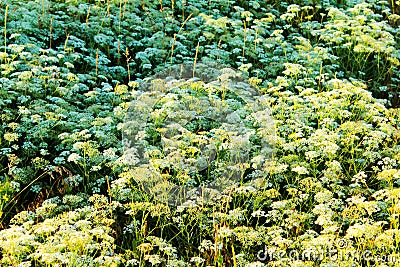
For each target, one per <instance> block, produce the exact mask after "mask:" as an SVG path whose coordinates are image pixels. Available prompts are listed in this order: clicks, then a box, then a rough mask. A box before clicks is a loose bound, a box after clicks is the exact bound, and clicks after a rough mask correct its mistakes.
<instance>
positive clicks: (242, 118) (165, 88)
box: [122, 64, 274, 205]
mask: <svg viewBox="0 0 400 267" xmlns="http://www.w3.org/2000/svg"><path fill="white" fill-rule="evenodd" d="M247 81H248V78H247V77H246V76H245V75H244V74H243V73H242V72H240V71H236V70H233V69H231V68H221V67H218V66H211V65H205V64H196V65H195V66H193V65H191V64H186V65H179V66H174V67H171V68H170V69H168V70H166V71H164V72H162V73H159V74H156V75H155V76H154V77H152V78H150V79H146V80H145V81H143V82H142V84H141V86H140V87H139V89H138V91H137V92H136V98H135V100H134V101H133V102H132V105H131V108H130V110H129V111H128V113H127V116H126V118H125V122H124V124H123V127H122V129H123V144H124V147H125V155H124V157H125V158H135V159H136V160H135V161H130V162H131V163H132V164H129V166H130V168H132V169H134V170H137V169H140V170H142V171H141V172H140V173H142V174H143V175H135V177H134V180H135V182H136V183H137V185H138V186H139V187H141V188H142V189H143V190H145V191H146V192H147V193H149V194H151V195H153V196H154V197H155V198H156V199H158V200H160V201H162V202H168V203H170V204H178V205H180V204H182V203H184V202H185V201H187V200H196V201H200V202H203V201H205V202H207V200H208V199H210V198H215V197H217V196H218V195H221V194H222V192H224V191H226V189H227V188H231V187H233V186H235V185H238V184H241V183H243V182H244V181H246V180H249V179H251V178H250V177H252V176H251V175H250V176H246V175H245V173H249V172H252V171H255V169H254V168H251V164H249V163H250V162H251V161H252V158H254V157H259V156H260V155H263V157H264V158H265V159H268V158H271V157H272V155H273V141H271V140H274V138H273V136H274V123H273V119H272V116H271V112H270V110H269V108H268V104H267V101H265V100H264V97H263V96H260V95H259V94H258V92H257V90H256V89H255V88H253V87H252V86H251V85H250V84H249V83H248V82H247ZM254 176H255V175H253V177H254ZM258 176H259V175H258Z"/></svg>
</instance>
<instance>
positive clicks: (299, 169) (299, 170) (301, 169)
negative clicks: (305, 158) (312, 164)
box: [292, 166, 308, 175]
mask: <svg viewBox="0 0 400 267" xmlns="http://www.w3.org/2000/svg"><path fill="white" fill-rule="evenodd" d="M292 171H294V172H297V174H299V175H300V174H308V170H307V168H306V167H302V166H296V167H294V168H292Z"/></svg>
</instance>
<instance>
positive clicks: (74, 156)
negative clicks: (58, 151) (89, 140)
mask: <svg viewBox="0 0 400 267" xmlns="http://www.w3.org/2000/svg"><path fill="white" fill-rule="evenodd" d="M80 158H82V157H81V156H80V155H79V154H77V153H72V154H71V155H69V156H68V159H67V161H69V162H71V161H72V162H74V163H77V162H78V160H79V159H80Z"/></svg>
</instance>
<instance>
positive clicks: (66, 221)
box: [0, 0, 400, 267]
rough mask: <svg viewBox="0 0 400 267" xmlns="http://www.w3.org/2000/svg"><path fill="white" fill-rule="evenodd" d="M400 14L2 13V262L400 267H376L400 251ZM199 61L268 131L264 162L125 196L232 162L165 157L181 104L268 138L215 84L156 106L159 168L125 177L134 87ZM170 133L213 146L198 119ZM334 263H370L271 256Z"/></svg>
mask: <svg viewBox="0 0 400 267" xmlns="http://www.w3.org/2000/svg"><path fill="white" fill-rule="evenodd" d="M399 12H400V3H399V1H390V0H389V1H373V0H369V1H344V0H343V1H342V0H340V1H339V0H338V1H325V0H321V1H298V0H296V1H275V0H274V1H272V0H268V1H261V0H254V1H242V0H229V1H227V0H220V1H212V0H211V1H192V0H185V1H177V2H176V1H174V0H172V1H167V2H163V1H162V0H161V1H146V0H143V1H137V0H134V1H127V0H120V1H116V0H105V1H103V0H102V1H99V0H91V1H76V0H71V1H59V0H57V1H49V0H39V1H15V0H3V1H0V23H1V25H2V27H1V29H2V31H1V34H0V72H1V73H0V108H1V117H0V223H1V228H2V230H1V231H0V265H1V266H64V265H65V266H235V267H236V266H397V265H398V263H393V262H392V263H391V262H385V265H383V263H382V262H379V257H382V256H386V257H389V256H390V257H392V258H393V257H397V259H398V258H399V253H400V251H399V240H400V239H399V231H400V230H399V229H400V225H399V213H400V208H399V207H400V197H399V196H400V192H399V186H400V172H399V164H400V147H399V145H398V144H399V138H400V134H399V125H400V113H399V109H398V106H399V103H400V98H399V90H398V88H399V86H400V71H399V61H400V52H399V51H400V47H399V45H400V40H399V36H400V35H399V22H400V16H399V14H400V13H399ZM200 61H201V62H203V63H205V64H211V63H213V64H217V65H218V64H219V65H221V66H222V65H223V66H229V67H231V68H237V69H239V70H240V72H241V73H243V74H244V76H248V77H249V79H248V83H249V84H251V85H252V86H253V89H254V90H257V93H259V94H260V95H262V99H263V102H262V103H263V105H265V106H266V107H268V109H270V110H271V112H272V115H273V117H274V120H275V121H274V127H275V129H274V131H275V134H274V136H273V139H274V140H273V141H274V143H275V150H276V152H275V157H274V158H272V159H271V158H269V157H267V156H266V155H265V154H263V153H262V152H260V150H259V147H260V146H261V141H260V139H261V138H260V132H255V133H254V134H252V135H251V136H250V137H249V140H250V141H251V144H252V149H251V153H250V157H249V160H248V162H246V163H245V164H242V165H241V166H237V167H238V168H239V169H240V171H241V174H242V177H243V179H242V181H241V182H238V183H235V184H233V185H232V186H231V187H230V188H229V190H227V191H226V192H222V194H220V195H218V196H216V197H215V199H212V201H211V202H209V203H199V202H196V201H189V202H186V203H184V204H183V205H180V206H178V207H173V206H168V205H166V204H162V203H160V202H157V201H155V200H154V199H151V196H150V195H149V194H147V192H146V191H144V190H142V189H141V188H140V187H138V185H137V183H136V182H135V181H136V180H137V179H138V178H143V179H148V178H149V177H150V176H151V175H153V174H154V172H152V171H155V172H157V173H158V174H159V175H161V176H162V177H164V178H166V179H169V180H171V181H172V182H175V183H178V184H179V183H184V182H187V183H189V184H190V182H192V183H193V185H197V183H199V182H201V181H203V180H207V179H208V180H213V179H217V177H219V176H221V174H223V172H224V171H225V169H227V168H226V165H224V164H223V162H224V160H226V159H228V158H229V151H227V150H224V149H223V148H222V147H223V146H222V145H221V148H222V149H221V150H220V153H219V154H218V157H217V160H215V162H214V163H213V164H211V165H210V166H209V168H208V169H207V170H206V171H203V172H198V173H188V172H187V170H186V169H185V168H182V166H179V164H178V163H179V160H178V161H177V158H173V157H172V156H171V155H168V154H164V153H163V145H164V143H163V139H162V138H163V137H165V136H163V129H162V127H161V126H162V125H163V122H164V121H165V119H166V116H174V115H175V116H178V115H179V114H181V113H179V112H181V111H182V109H180V107H178V106H174V105H178V104H182V103H186V102H188V101H189V100H190V101H194V102H196V101H197V102H196V103H200V100H204V99H206V98H209V97H211V96H212V97H214V99H217V100H218V101H220V102H218V103H222V102H224V101H225V102H224V103H228V104H227V105H228V106H229V108H230V109H232V110H235V111H237V112H239V111H240V112H242V113H240V112H239V113H240V114H242V115H243V116H242V119H243V120H245V121H246V123H247V124H246V125H245V126H246V127H247V128H249V129H250V128H251V129H253V130H254V129H260V128H262V126H263V124H265V122H264V121H262V120H258V121H257V116H256V117H254V116H253V117H251V118H249V116H248V115H250V113H251V112H250V111H249V110H248V108H247V107H245V101H243V99H240V97H238V96H237V95H235V93H234V91H233V90H231V91H229V90H225V89H226V88H224V87H217V88H214V89H213V90H214V91H212V92H210V91H208V90H209V89H207V88H209V87H207V86H206V85H207V82H204V83H198V82H196V81H192V82H188V83H186V84H184V85H183V86H181V87H178V88H177V89H176V90H175V91H171V92H168V94H167V93H164V92H162V93H161V92H158V93H159V95H162V96H163V97H164V98H163V101H161V102H160V103H158V104H157V105H155V106H153V109H152V111H151V112H149V114H148V115H149V116H150V115H151V117H150V118H149V120H147V121H146V123H145V124H146V125H145V131H144V137H143V140H144V141H145V143H146V155H145V156H146V157H147V159H148V160H149V161H151V162H152V163H153V165H154V166H156V168H155V170H151V169H149V168H147V167H145V166H141V168H136V169H132V168H131V166H130V165H132V164H131V163H132V162H130V161H131V160H132V159H129V158H127V157H126V155H124V146H123V144H122V142H121V139H122V134H123V130H124V123H125V122H126V120H125V117H126V115H127V113H129V110H131V108H132V100H134V99H135V100H137V99H138V94H139V90H138V88H139V87H140V84H142V83H143V81H144V80H145V78H147V77H151V76H152V75H153V74H156V73H159V72H160V71H163V70H165V69H169V68H170V67H171V64H172V65H174V64H177V63H181V62H191V63H193V62H200ZM232 92H233V93H232ZM167 96H168V97H171V96H173V97H176V98H177V99H180V101H177V100H176V101H175V100H174V99H171V98H168V97H167ZM139 100H140V101H139V103H142V104H143V105H146V99H145V98H139ZM185 101H186V102H185ZM135 103H137V102H135ZM220 106H223V105H222V104H221V105H220ZM216 107H218V105H217V106H214V107H212V106H210V107H208V108H209V110H208V111H209V112H210V113H214V114H219V113H217V112H216V111H215V110H214V109H213V108H216ZM199 108H200V111H201V112H205V111H206V110H207V107H201V106H199ZM201 112H200V113H201ZM181 124H182V125H180V126H182V128H183V129H185V130H186V131H187V132H188V133H187V135H188V136H189V135H191V136H192V137H193V138H194V137H196V138H198V137H199V135H200V134H201V133H200V132H203V133H204V132H207V134H208V135H206V137H207V138H209V139H210V140H211V139H212V138H214V139H218V138H220V139H221V140H224V138H223V133H222V132H220V131H217V129H218V128H219V127H220V126H221V125H220V123H218V122H216V121H215V120H211V119H209V117H204V116H203V117H201V116H200V117H199V118H198V119H197V120H193V121H191V122H190V123H187V124H185V123H181ZM189 133H190V134H189ZM185 137H187V136H185ZM173 141H174V142H175V143H179V144H178V145H177V146H178V150H179V153H178V154H179V155H180V156H182V155H186V156H188V155H189V156H188V158H189V159H190V158H195V157H197V156H198V151H197V150H196V147H195V146H192V145H193V144H195V143H196V142H192V143H191V141H193V140H190V139H182V140H178V139H176V140H173ZM175 143H174V145H176V144H175ZM222 143H223V142H222V141H221V144H222ZM185 160H187V159H185ZM183 161H184V160H183V159H181V162H180V163H182V162H183ZM196 179H197V180H196ZM192 180H193V181H192ZM265 248H268V252H271V253H272V252H273V253H272V254H271V255H273V257H269V258H268V261H262V260H261V259H260V258H259V257H257V256H258V254H257V253H258V252H259V251H260V250H264V249H265ZM332 249H334V250H336V251H337V253H342V254H338V255H343V253H357V252H358V253H362V252H363V251H369V252H371V253H372V256H373V257H372V258H370V259H368V260H365V259H364V260H361V259H360V258H357V257H344V258H336V259H332V258H329V257H325V258H318V259H313V260H312V261H311V260H305V259H302V258H300V259H299V260H297V261H296V260H294V259H287V258H286V259H285V258H282V257H281V256H282V255H286V256H287V255H288V253H289V252H290V251H294V250H295V251H297V252H298V253H299V254H300V255H301V254H302V253H303V252H309V251H315V250H319V251H324V252H326V253H327V252H329V251H332ZM325 255H326V254H325ZM269 256H270V255H269ZM381 263H382V264H381ZM379 264H381V265H379Z"/></svg>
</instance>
